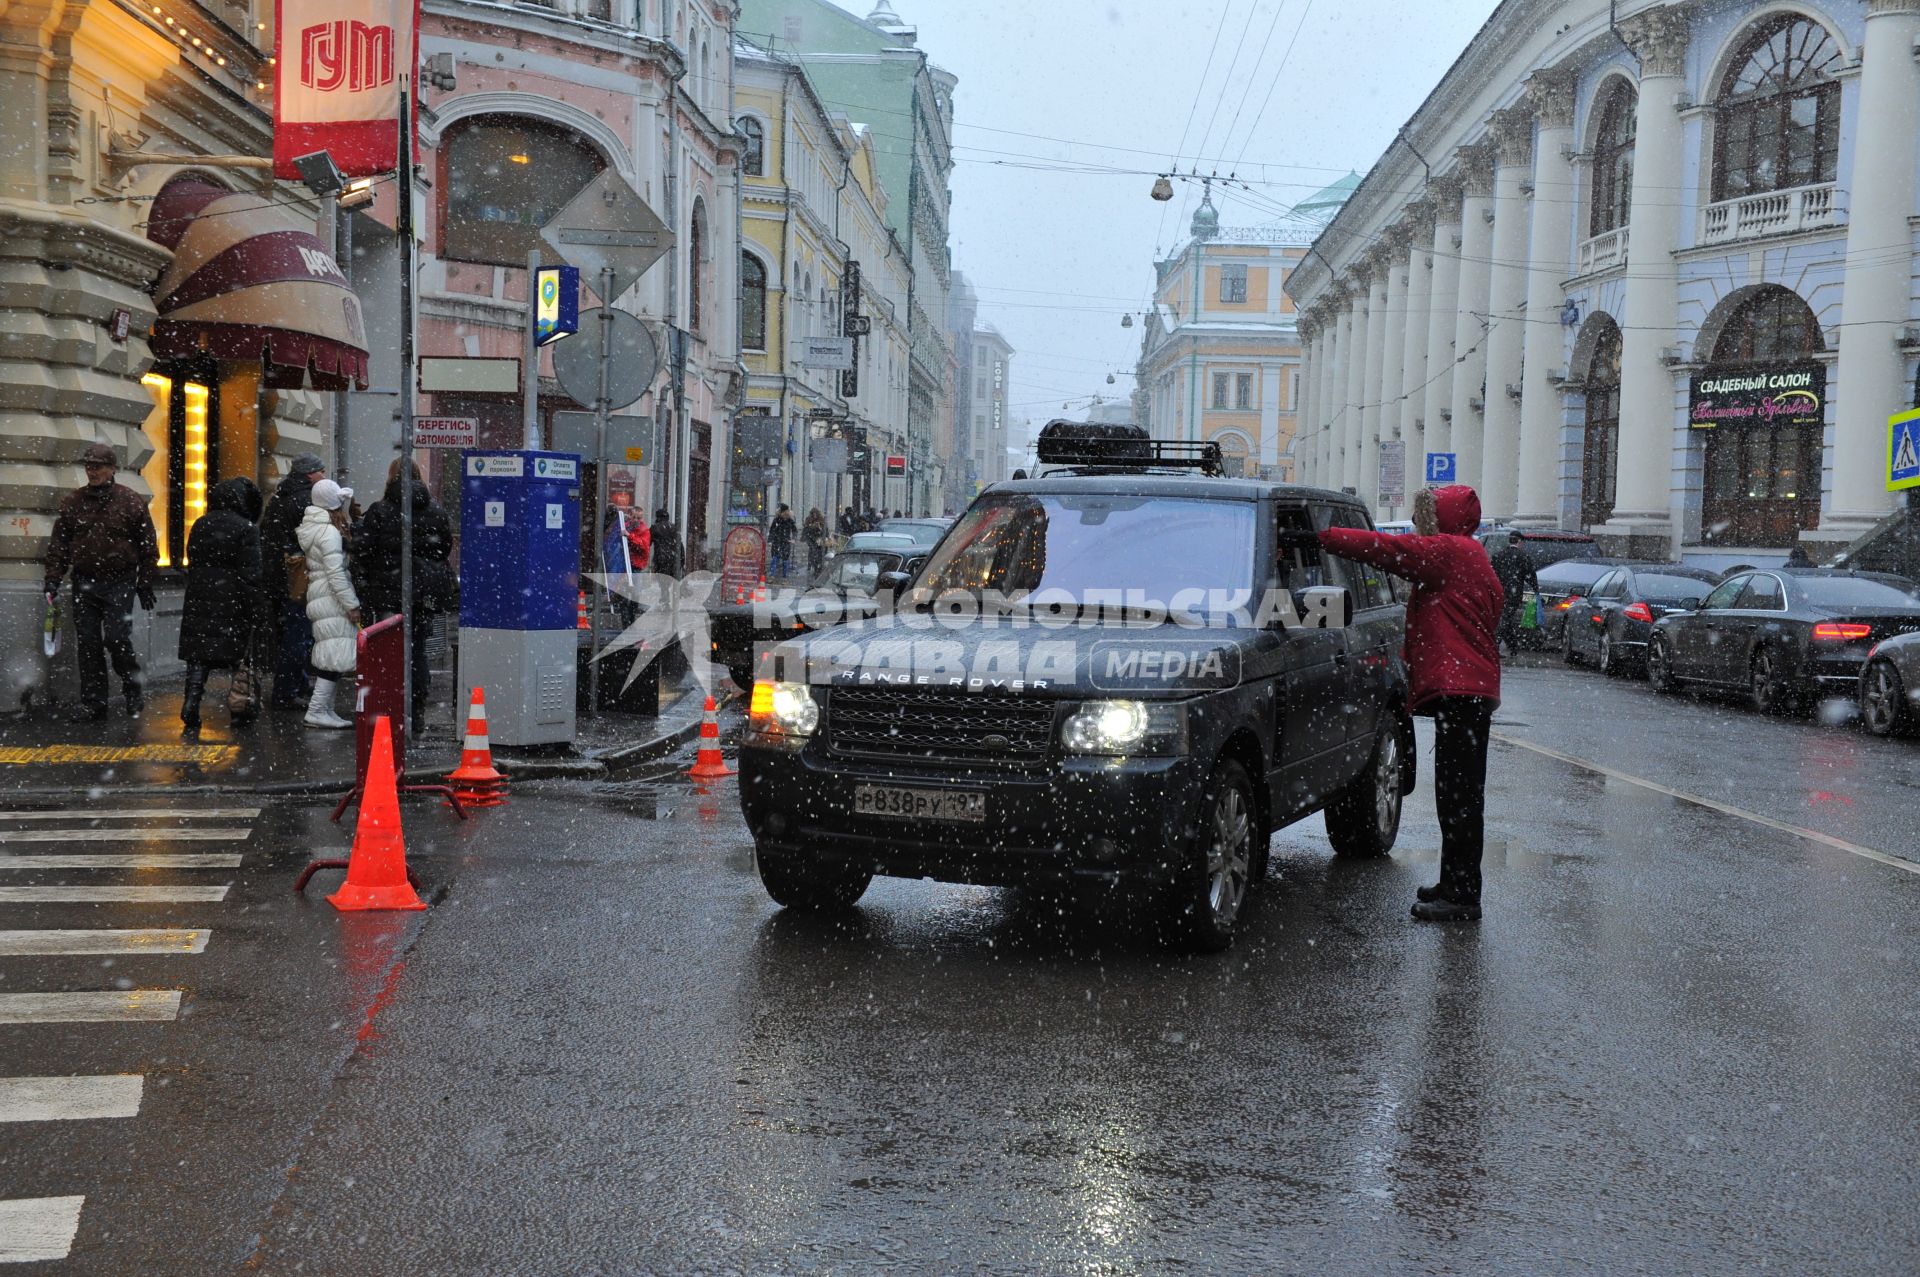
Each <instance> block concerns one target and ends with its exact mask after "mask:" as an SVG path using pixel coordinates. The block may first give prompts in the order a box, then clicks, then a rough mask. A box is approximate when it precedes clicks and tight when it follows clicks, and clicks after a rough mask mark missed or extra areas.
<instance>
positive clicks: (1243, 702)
mask: <svg viewBox="0 0 1920 1277" xmlns="http://www.w3.org/2000/svg"><path fill="white" fill-rule="evenodd" d="M1076 429H1077V430H1078V431H1080V432H1085V431H1086V430H1087V427H1086V426H1084V425H1082V424H1080V423H1065V422H1058V423H1054V424H1053V425H1050V426H1049V427H1048V428H1047V430H1046V431H1045V432H1043V434H1042V436H1041V442H1040V458H1041V462H1042V464H1043V465H1046V464H1049V463H1053V464H1060V465H1062V466H1064V467H1066V468H1065V470H1064V472H1058V471H1056V472H1053V473H1049V474H1047V475H1045V476H1043V477H1040V478H1035V479H1026V480H1019V481H1015V482H1011V483H1003V484H997V485H995V486H993V487H992V488H990V489H988V490H987V491H986V492H984V493H982V494H981V495H980V496H979V497H978V498H977V499H976V500H975V501H974V503H973V505H972V506H971V507H970V508H969V509H968V510H967V512H966V513H965V514H963V515H962V516H961V517H960V518H959V520H958V521H957V522H956V523H955V524H954V526H953V528H952V529H951V530H950V531H948V533H947V534H946V536H945V537H943V538H942V540H941V541H940V543H939V545H938V546H937V547H935V549H934V551H933V553H932V555H931V557H930V558H929V559H928V561H927V562H926V564H925V565H924V566H923V567H922V568H921V569H920V571H919V572H918V574H917V576H916V577H915V578H914V579H913V580H912V581H911V582H907V581H906V580H905V579H904V578H896V579H895V580H894V581H892V582H890V583H889V584H890V585H891V586H892V588H893V589H895V590H902V591H903V593H902V594H901V596H900V598H899V601H898V604H897V607H896V610H895V611H894V612H893V613H892V614H891V616H890V618H888V619H886V620H883V621H881V622H875V621H872V620H868V621H863V622H857V623H853V624H848V625H840V626H829V627H826V628H823V629H820V630H818V631H816V632H814V633H811V634H809V635H807V636H806V637H804V638H800V639H795V640H791V641H789V642H787V643H785V644H782V645H781V646H780V647H779V648H777V649H774V650H772V651H763V652H762V653H761V654H760V656H759V658H758V659H759V664H758V666H757V669H756V680H755V683H754V687H753V693H752V702H751V705H750V709H749V716H748V725H747V730H746V733H745V735H744V737H743V739H742V744H741V750H740V800H741V806H742V808H743V810H744V812H745V815H746V820H747V824H748V826H749V828H750V829H751V830H752V832H753V837H754V842H755V847H756V853H757V854H756V859H757V862H758V867H759V872H760V876H761V880H762V882H763V883H764V884H765V886H766V888H767V891H768V892H769V894H771V895H772V897H773V898H774V899H775V900H776V901H777V902H779V903H780V904H782V905H785V906H788V907H793V908H811V909H826V908H845V907H848V906H850V905H852V904H853V903H854V902H855V901H856V900H858V899H859V897H860V896H861V894H862V893H863V892H865V890H866V888H867V886H868V884H869V883H870V882H871V880H872V878H873V875H875V874H889V875H896V876H901V877H930V878H935V879H940V880H944V881H949V882H966V883H983V884H999V885H1021V884H1025V885H1049V886H1062V885H1064V886H1081V885H1084V886H1086V887H1089V888H1092V887H1106V888H1114V887H1124V888H1128V889H1130V890H1135V891H1142V892H1146V893H1150V894H1152V895H1154V896H1157V897H1158V902H1159V903H1160V904H1161V905H1163V906H1164V909H1165V912H1166V914H1167V916H1168V917H1169V918H1170V919H1171V920H1172V921H1173V922H1174V923H1175V925H1176V926H1177V927H1178V929H1179V933H1180V935H1181V937H1182V939H1183V940H1184V942H1185V943H1186V944H1188V945H1189V946H1191V947H1193V948H1196V949H1203V950H1216V949H1220V948H1224V947H1225V946H1227V945H1228V944H1230V943H1231V941H1232V937H1233V929H1234V924H1235V922H1236V920H1237V919H1238V918H1239V916H1240V913H1241V909H1242V906H1243V904H1244V903H1245V900H1246V897H1247V893H1248V891H1249V889H1250V888H1251V887H1252V886H1253V885H1254V884H1256V883H1258V882H1259V881H1260V880H1261V878H1262V877H1263V876H1264V874H1265V869H1266V859H1267V844H1268V840H1269V836H1270V834H1271V833H1272V832H1273V831H1274V830H1277V829H1279V828H1281V827H1282V826H1284V825H1287V824H1290V823H1292V822H1294V821H1297V820H1300V819H1302V818H1304V817H1306V816H1308V815H1311V814H1312V813H1314V812H1324V813H1325V817H1326V826H1327V834H1328V837H1329V839H1330V841H1331V842H1332V844H1333V847H1334V850H1335V852H1336V853H1338V854H1342V855H1352V856H1379V855H1384V854H1386V853H1387V851H1388V850H1389V849H1390V848H1391V847H1392V845H1393V842H1394V838H1395V836H1396V835H1397V833H1398V831H1399V823H1400V804H1401V799H1402V796H1403V795H1405V794H1406V793H1407V792H1409V791H1410V790H1411V789H1412V787H1413V783H1414V750H1413V726H1412V721H1411V719H1410V718H1409V717H1408V714H1407V711H1406V699H1407V698H1406V685H1405V670H1404V667H1403V664H1402V661H1401V655H1400V648H1401V639H1402V630H1403V625H1404V616H1403V608H1402V606H1401V602H1400V598H1399V596H1398V594H1397V591H1396V588H1395V585H1394V583H1393V582H1392V581H1391V580H1390V579H1389V578H1387V577H1386V576H1384V575H1383V574H1381V573H1380V572H1379V571H1378V570H1377V569H1374V568H1370V567H1367V566H1365V565H1362V564H1356V563H1350V562H1346V561H1343V560H1340V559H1337V558H1334V557H1333V556H1330V555H1325V554H1323V553H1322V552H1320V551H1317V550H1309V551H1287V552H1285V553H1284V554H1282V553H1279V552H1276V549H1275V537H1274V533H1275V531H1276V529H1278V528H1280V527H1285V526H1307V525H1309V524H1311V525H1312V526H1315V527H1321V528H1324V527H1326V526H1327V525H1329V524H1334V525H1338V526H1344V527H1360V528H1365V527H1370V526H1371V520H1370V519H1369V518H1368V515H1367V512H1366V510H1365V508H1364V507H1363V506H1362V505H1361V504H1360V503H1359V502H1358V501H1357V500H1356V499H1355V498H1353V497H1350V496H1347V495H1344V494H1342V493H1337V492H1329V491H1323V490H1320V489H1315V488H1304V487H1293V486H1288V485H1283V484H1275V483H1270V482H1255V481H1249V480H1240V479H1227V478H1220V477H1214V476H1215V475H1216V474H1217V470H1218V454H1217V452H1215V451H1214V450H1213V446H1212V445H1199V446H1194V445H1184V446H1183V445H1177V444H1165V443H1158V444H1156V443H1151V442H1149V441H1148V440H1147V439H1146V436H1145V435H1144V433H1142V432H1137V431H1134V430H1132V428H1128V430H1129V431H1130V433H1127V434H1125V435H1123V436H1122V437H1121V438H1120V439H1119V441H1118V446H1116V442H1115V440H1114V439H1113V438H1112V437H1111V432H1112V431H1113V430H1114V428H1113V427H1096V428H1095V429H1096V430H1097V431H1104V432H1109V433H1108V434H1107V436H1105V437H1100V438H1094V439H1091V440H1089V439H1086V438H1083V437H1081V436H1079V435H1076V433H1075V430H1076ZM1194 471H1198V472H1199V473H1194ZM909 586H910V588H908V587H909ZM982 599H985V600H987V601H986V602H982V601H981V600H982ZM970 600H971V601H970ZM1237 604H1239V605H1243V606H1236V605H1237ZM1289 613H1292V614H1294V615H1292V616H1290V615H1289ZM1314 616H1318V617H1320V618H1321V619H1331V621H1332V623H1331V624H1328V625H1324V626H1318V627H1316V626H1312V625H1309V624H1306V623H1305V621H1304V619H1303V617H1304V618H1308V619H1310V618H1311V617H1314ZM1342 620H1346V621H1347V623H1346V624H1344V625H1342V624H1340V621H1342ZM1290 621H1291V622H1293V623H1289V622H1290Z"/></svg>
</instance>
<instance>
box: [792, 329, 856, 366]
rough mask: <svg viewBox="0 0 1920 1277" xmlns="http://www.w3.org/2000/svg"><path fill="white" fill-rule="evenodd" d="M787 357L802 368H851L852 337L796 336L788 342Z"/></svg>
mask: <svg viewBox="0 0 1920 1277" xmlns="http://www.w3.org/2000/svg"><path fill="white" fill-rule="evenodd" d="M787 358H789V359H791V360H792V361H793V362H794V363H796V364H799V365H800V366H801V367H802V368H836V369H847V368H851V367H853V338H851V337H798V338H795V339H794V340H793V341H792V342H791V343H789V345H788V347H787Z"/></svg>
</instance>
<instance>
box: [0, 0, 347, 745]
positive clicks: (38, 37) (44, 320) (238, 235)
mask: <svg viewBox="0 0 1920 1277" xmlns="http://www.w3.org/2000/svg"><path fill="white" fill-rule="evenodd" d="M273 21H274V6H273V5H272V4H271V3H268V2H267V0H239V2H237V3H226V2H224V0H209V2H204V3H171V2H169V0H159V2H158V3H142V4H131V3H123V2H121V0H80V2H77V3H76V2H70V0H69V2H62V3H39V2H30V3H24V4H8V5H5V6H4V7H0V102H4V103H5V104H6V105H5V110H6V120H7V123H6V127H5V128H4V130H0V293H3V294H4V299H5V301H4V306H0V645H4V648H5V651H6V653H7V658H6V659H7V666H6V672H7V684H6V690H5V692H4V693H3V694H0V705H4V706H5V707H7V708H11V707H12V705H13V704H14V703H15V702H16V700H17V699H19V698H21V697H23V696H25V695H27V694H33V693H40V692H43V691H47V690H51V691H53V692H54V693H55V694H61V693H64V692H65V690H66V689H67V687H68V685H69V683H70V681H71V679H72V676H73V662H72V660H71V658H70V657H63V658H62V659H60V660H59V661H57V662H55V663H53V664H52V665H51V666H49V665H48V664H47V663H46V662H45V661H44V659H43V658H42V657H41V656H40V640H39V629H40V623H41V615H42V612H43V604H42V602H41V596H40V582H41V579H42V560H43V558H44V556H45V552H46V543H47V537H48V535H49V533H50V532H51V531H52V527H53V520H54V515H55V512H56V510H57V508H58V505H59V502H60V500H61V498H62V497H63V496H64V495H65V494H66V493H67V492H68V491H70V490H71V489H73V488H75V487H78V486H79V485H80V484H81V483H82V482H83V481H84V475H83V473H82V471H81V468H80V465H79V457H80V453H81V451H82V450H83V449H84V448H85V447H86V446H87V445H88V444H90V443H106V444H109V445H111V446H112V447H113V448H114V450H115V451H116V453H118V455H119V458H120V461H121V464H122V467H123V469H122V472H121V473H120V474H119V475H118V476H117V478H118V480H119V482H121V483H123V484H125V485H126V486H128V487H130V488H132V489H134V490H135V491H136V492H138V493H140V494H141V495H142V496H144V497H146V498H147V499H148V501H149V509H150V511H151V513H152V515H153V518H154V522H155V524H156V525H157V528H158V530H159V533H160V550H161V556H162V559H161V561H162V564H163V567H162V569H161V572H160V574H159V578H158V590H157V593H158V595H159V606H158V608H157V609H156V611H155V612H154V613H153V614H152V615H151V616H150V617H149V616H148V615H147V614H145V613H137V614H136V618H135V624H136V637H135V645H136V648H137V649H138V650H140V651H141V652H142V654H143V658H144V659H146V660H147V662H148V664H149V667H150V669H153V670H156V671H159V672H164V671H165V670H166V669H167V668H168V667H170V666H171V667H173V668H178V666H177V663H176V662H174V661H173V653H174V650H175V643H176V639H177V634H178V624H179V609H180V599H181V593H182V580H181V568H182V567H183V566H184V561H185V547H186V537H187V533H188V531H189V529H190V528H191V526H192V524H193V522H194V520H195V519H197V518H198V517H199V516H200V514H202V513H204V511H205V509H206V503H207V497H208V492H209V490H210V489H211V488H212V487H213V486H214V485H215V484H217V483H219V482H220V481H221V480H223V479H228V478H232V477H236V476H245V477H248V478H251V479H254V480H255V481H256V482H258V483H261V484H262V485H263V486H266V485H271V484H272V483H274V482H275V481H277V480H278V479H279V478H280V477H281V475H282V474H283V472H284V470H285V468H286V463H287V461H288V459H289V458H291V457H292V456H294V455H297V454H299V453H302V452H316V453H320V454H321V455H322V456H326V455H327V454H328V431H327V413H326V408H327V403H328V400H329V399H331V398H332V396H330V395H327V394H324V393H315V392H316V391H324V390H331V389H336V388H341V387H346V386H356V387H357V386H359V385H362V384H364V380H365V378H366V375H367V346H368V341H367V338H366V335H365V331H364V327H363V323H362V317H361V312H360V309H359V305H358V302H357V300H356V299H355V298H354V296H353V294H352V293H351V291H349V290H348V288H347V287H346V283H345V281H344V279H343V277H342V273H341V271H340V269H339V266H338V264H337V263H335V261H334V260H333V257H332V254H331V252H330V251H329V247H328V246H327V245H324V244H323V243H322V242H321V241H320V240H319V239H316V238H315V237H314V236H313V234H312V231H313V229H314V225H315V206H314V204H313V202H312V201H311V199H309V198H308V197H307V195H306V193H305V191H304V190H303V189H301V188H299V187H297V186H292V187H290V186H287V185H284V184H278V183H275V182H273V181H271V180H270V179H269V177H268V167H269V164H268V160H267V159H266V157H267V156H268V154H269V152H270V148H271V140H272V117H271V102H272V84H271V76H272V72H271V71H270V70H269V66H270V63H269V59H270V58H271V56H272V52H273V38H274V32H273ZM276 246H278V247H279V248H280V249H281V250H283V251H278V252H276V251H274V250H275V247H276ZM288 249H296V250H298V251H284V250H288Z"/></svg>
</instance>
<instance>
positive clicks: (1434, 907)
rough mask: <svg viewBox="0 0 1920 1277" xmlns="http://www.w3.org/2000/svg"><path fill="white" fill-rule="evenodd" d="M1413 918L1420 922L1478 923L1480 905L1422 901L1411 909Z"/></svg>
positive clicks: (1446, 901)
mask: <svg viewBox="0 0 1920 1277" xmlns="http://www.w3.org/2000/svg"><path fill="white" fill-rule="evenodd" d="M1413 916H1414V917H1415V918H1418V919H1419V920H1420V921H1421V922H1478V921H1480V904H1479V902H1478V901H1475V902H1474V903H1472V904H1460V903H1457V902H1455V901H1452V900H1447V899H1445V898H1440V899H1435V900H1422V901H1421V902H1420V903H1419V904H1416V905H1415V906H1414V907H1413Z"/></svg>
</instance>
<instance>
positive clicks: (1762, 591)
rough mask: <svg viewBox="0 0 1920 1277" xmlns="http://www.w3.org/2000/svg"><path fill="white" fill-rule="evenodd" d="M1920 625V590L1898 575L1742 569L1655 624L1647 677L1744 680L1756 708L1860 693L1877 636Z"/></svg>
mask: <svg viewBox="0 0 1920 1277" xmlns="http://www.w3.org/2000/svg"><path fill="white" fill-rule="evenodd" d="M1913 633H1920V595H1916V594H1915V592H1914V586H1913V583H1912V582H1911V581H1908V580H1906V579H1905V578H1903V577H1897V576H1886V575H1882V574H1879V573H1867V572H1859V573H1855V572H1836V571H1834V570H1832V569H1830V568H1816V569H1812V570H1800V571H1792V570H1788V569H1784V568H1775V569H1765V570H1762V571H1757V572H1743V573H1741V574H1739V575H1738V576H1731V577H1728V578H1727V579H1726V580H1725V581H1722V582H1721V583H1720V584H1719V585H1716V586H1715V587H1714V588H1713V590H1712V592H1711V593H1709V594H1708V595H1707V596H1706V598H1704V599H1702V600H1701V601H1700V606H1699V607H1698V608H1696V609H1694V610H1693V611H1689V612H1669V613H1668V614H1667V615H1665V616H1663V617H1661V618H1660V619H1659V620H1658V621H1655V622H1654V625H1653V637H1652V638H1651V639H1650V640H1649V642H1648V646H1647V679H1648V681H1649V682H1651V683H1652V684H1653V685H1654V687H1655V688H1656V689H1658V690H1660V691H1672V690H1673V689H1674V688H1676V687H1678V686H1680V685H1681V684H1683V683H1702V684H1709V685H1713V686H1718V687H1724V688H1740V689H1742V690H1744V691H1745V692H1746V696H1747V702H1748V704H1750V705H1752V706H1753V708H1754V709H1756V710H1759V711H1761V712H1762V713H1774V712H1778V711H1780V710H1783V709H1786V708H1789V707H1792V706H1797V705H1804V704H1806V703H1808V702H1810V701H1813V700H1815V699H1818V698H1819V697H1821V696H1823V695H1843V696H1847V697H1849V698H1851V697H1854V696H1856V695H1857V694H1858V689H1859V685H1860V677H1861V671H1862V669H1863V668H1864V667H1865V665H1866V663H1867V653H1868V652H1869V651H1871V650H1872V649H1873V646H1874V644H1876V643H1880V642H1883V641H1885V640H1887V639H1891V638H1893V637H1895V636H1896V635H1900V634H1913Z"/></svg>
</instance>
